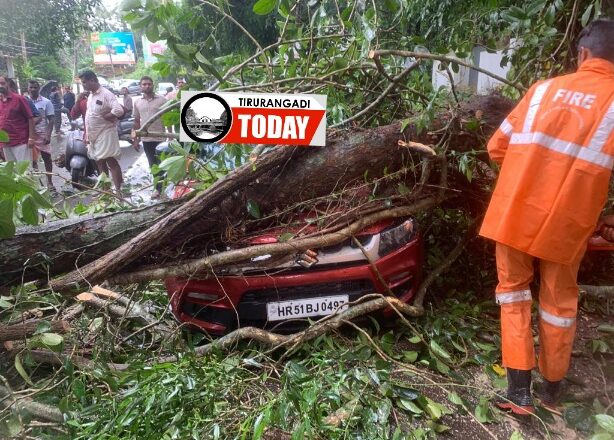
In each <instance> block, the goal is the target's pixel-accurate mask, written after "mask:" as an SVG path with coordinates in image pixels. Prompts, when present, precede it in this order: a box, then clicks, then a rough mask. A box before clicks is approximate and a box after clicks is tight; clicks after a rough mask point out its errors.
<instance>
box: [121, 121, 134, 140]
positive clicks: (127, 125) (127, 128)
mask: <svg viewBox="0 0 614 440" xmlns="http://www.w3.org/2000/svg"><path fill="white" fill-rule="evenodd" d="M133 127H134V118H132V117H130V118H125V119H120V120H119V121H118V122H117V135H118V136H119V140H120V141H127V142H131V141H132V128H133Z"/></svg>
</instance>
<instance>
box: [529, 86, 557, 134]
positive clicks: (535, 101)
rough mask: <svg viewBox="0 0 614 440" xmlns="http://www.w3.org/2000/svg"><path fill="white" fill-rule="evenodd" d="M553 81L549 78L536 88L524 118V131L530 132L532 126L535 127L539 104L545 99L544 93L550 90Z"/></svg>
mask: <svg viewBox="0 0 614 440" xmlns="http://www.w3.org/2000/svg"><path fill="white" fill-rule="evenodd" d="M551 83H552V80H548V81H546V82H544V83H542V84H540V85H539V86H537V88H536V89H535V93H533V96H532V97H531V102H530V103H529V109H528V110H527V115H526V117H525V118H524V126H523V129H522V131H523V132H524V133H528V132H530V131H531V128H532V127H533V122H534V121H535V115H537V110H539V105H540V104H541V102H542V100H543V99H544V95H545V94H546V91H547V90H548V87H550V84H551Z"/></svg>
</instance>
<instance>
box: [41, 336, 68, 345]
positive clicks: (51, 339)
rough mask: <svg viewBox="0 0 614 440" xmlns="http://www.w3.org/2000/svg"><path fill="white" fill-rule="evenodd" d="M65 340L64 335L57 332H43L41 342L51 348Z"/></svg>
mask: <svg viewBox="0 0 614 440" xmlns="http://www.w3.org/2000/svg"><path fill="white" fill-rule="evenodd" d="M62 342H64V337H63V336H62V335H58V334H57V333H43V334H42V335H41V343H42V344H43V345H46V346H47V347H49V348H52V347H53V348H55V347H58V346H59V345H61V344H62Z"/></svg>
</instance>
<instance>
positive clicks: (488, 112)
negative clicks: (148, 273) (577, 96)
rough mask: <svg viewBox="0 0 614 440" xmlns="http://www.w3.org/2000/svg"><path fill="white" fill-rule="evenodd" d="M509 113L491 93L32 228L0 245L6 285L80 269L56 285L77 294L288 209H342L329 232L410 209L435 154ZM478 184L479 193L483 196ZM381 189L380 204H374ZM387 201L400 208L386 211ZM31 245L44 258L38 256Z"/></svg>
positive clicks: (435, 173) (424, 191) (467, 143)
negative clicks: (421, 117) (194, 185)
mask: <svg viewBox="0 0 614 440" xmlns="http://www.w3.org/2000/svg"><path fill="white" fill-rule="evenodd" d="M509 107H510V102H509V101H508V100H506V99H504V98H502V97H500V96H498V95H492V96H488V97H478V98H475V99H473V100H471V101H468V102H465V103H463V105H462V107H461V108H459V109H452V110H450V111H446V112H444V113H442V114H441V115H439V117H437V118H436V119H435V120H433V122H432V124H431V127H430V129H429V130H422V131H420V132H419V131H418V130H417V128H416V127H415V126H414V125H411V124H410V125H407V126H406V127H404V129H403V130H401V127H402V125H401V123H399V122H397V123H394V124H390V125H386V126H382V127H377V128H373V129H355V130H343V131H341V130H337V131H334V132H333V133H332V134H331V135H330V136H329V141H328V145H327V146H326V147H309V148H293V147H278V148H276V149H272V150H271V151H269V152H265V153H264V154H261V155H260V156H259V157H258V158H257V159H256V161H255V162H253V163H249V164H246V165H245V166H243V167H240V168H238V169H236V170H234V171H233V172H231V173H230V174H228V175H227V176H225V177H224V178H222V179H220V180H218V181H217V182H216V183H215V184H214V185H213V186H211V187H210V188H208V189H207V190H206V191H203V192H202V193H200V194H198V195H197V196H196V197H194V198H192V199H190V200H188V201H185V202H183V203H182V202H181V201H177V202H167V203H165V204H160V205H155V206H153V207H149V208H142V209H140V210H133V211H125V212H122V213H114V214H106V215H104V216H100V217H94V218H86V219H76V220H71V221H69V222H58V223H50V224H49V225H46V226H44V227H41V228H24V229H23V230H21V231H20V232H19V234H18V235H17V236H16V237H14V238H12V239H9V240H2V241H1V242H0V244H1V245H2V246H0V262H2V264H3V265H4V267H6V270H5V271H3V274H2V275H0V283H1V284H2V285H10V284H15V283H17V282H21V281H22V280H24V281H28V280H33V279H42V280H43V281H47V280H48V279H49V278H53V277H54V276H55V275H58V274H61V273H63V272H66V271H69V270H72V272H70V273H69V274H67V275H65V276H62V277H60V278H58V279H56V280H52V281H51V283H50V285H51V287H52V288H53V289H54V290H57V291H78V289H79V285H81V287H84V286H87V285H88V283H89V284H97V283H100V282H102V281H104V280H105V279H107V278H109V277H111V276H112V275H115V274H119V273H122V274H124V275H125V274H128V273H131V272H136V271H142V270H146V269H148V268H152V267H153V268H156V267H158V266H168V265H177V264H181V262H182V261H183V260H186V261H191V260H193V259H194V258H202V257H203V256H204V255H202V250H201V253H200V254H198V252H199V247H202V242H203V241H204V240H205V239H206V238H207V237H209V238H211V237H214V238H218V239H219V238H220V237H221V236H224V237H225V238H228V237H229V236H235V237H236V236H240V235H242V234H245V233H249V232H250V231H254V230H256V231H257V230H261V229H262V228H266V227H268V226H271V225H275V224H279V223H280V219H283V216H284V215H285V214H286V213H289V212H296V211H300V210H305V209H306V208H307V209H308V208H309V207H311V208H313V207H314V206H315V204H316V203H317V202H322V201H324V202H326V203H327V204H329V205H331V203H333V204H335V203H337V204H338V208H341V211H343V213H342V214H343V215H342V214H339V213H338V214H337V215H336V216H334V219H333V218H332V217H331V221H329V222H327V226H329V227H330V228H331V230H330V231H329V232H333V231H334V230H339V229H341V228H342V227H345V226H347V225H348V224H350V223H351V222H353V221H356V220H357V219H359V218H360V217H361V216H365V215H368V214H373V213H374V212H377V211H385V210H386V209H389V208H391V207H393V206H397V207H400V206H409V205H411V204H413V203H415V202H417V201H419V200H422V199H426V198H429V197H433V195H434V194H436V193H438V192H439V191H441V190H442V189H443V188H441V187H442V185H441V182H440V179H441V177H442V176H440V171H441V167H440V166H439V165H438V162H437V160H433V159H436V158H435V157H434V156H433V154H435V153H437V154H439V155H440V159H442V158H444V157H445V151H446V149H447V148H448V146H449V147H450V148H451V149H454V150H457V151H463V150H466V149H470V148H473V147H475V146H476V145H479V144H480V143H482V142H483V140H484V138H485V137H486V136H488V135H489V134H490V133H491V132H492V131H493V130H494V128H495V127H496V126H498V124H499V123H500V121H501V119H502V117H503V115H504V114H505V112H506V109H509ZM476 120H477V121H479V123H480V124H478V125H479V126H478V127H477V129H476V128H475V127H473V128H472V129H471V130H467V129H464V124H465V123H466V122H467V121H476ZM429 146H436V150H433V149H432V148H431V147H429ZM427 163H428V166H427ZM439 163H440V162H439ZM484 166H485V168H486V169H487V170H490V169H489V168H488V166H487V165H486V164H484ZM395 173H397V174H395ZM453 176H455V177H456V180H455V181H454V182H453V183H452V184H450V185H448V183H447V182H446V184H445V186H450V187H452V188H455V187H457V186H458V185H461V189H463V188H462V185H467V182H466V181H465V182H463V180H464V177H463V176H460V175H459V173H457V172H456V173H455V174H453ZM459 177H460V178H459ZM475 182H476V181H475V180H474V184H473V190H476V191H480V189H479V185H478V184H476V183H475ZM401 183H402V184H403V185H404V187H405V188H408V190H407V191H406V193H405V194H403V195H402V196H401V195H400V194H399V193H398V191H397V189H398V185H399V184H401ZM376 192H377V195H378V196H380V200H379V201H377V200H376V201H371V202H369V201H368V200H369V198H370V196H372V195H373V194H375V193H376ZM383 196H388V197H389V200H391V201H392V202H391V203H388V202H387V203H388V204H387V205H386V204H385V203H383V202H382V199H383ZM348 200H349V201H350V202H349V204H347V203H346V204H344V203H345V202H346V201H348ZM248 202H249V203H252V204H256V205H257V206H259V210H260V212H261V213H262V217H263V218H262V219H260V220H255V219H253V218H250V216H249V214H248V209H247V204H248ZM422 209H428V207H427V206H423V207H422ZM29 249H37V253H36V254H35V255H32V253H31V252H28V251H27V250H29ZM32 257H34V258H32ZM86 280H87V281H86ZM118 280H119V279H118ZM118 280H117V281H118ZM126 281H127V279H126Z"/></svg>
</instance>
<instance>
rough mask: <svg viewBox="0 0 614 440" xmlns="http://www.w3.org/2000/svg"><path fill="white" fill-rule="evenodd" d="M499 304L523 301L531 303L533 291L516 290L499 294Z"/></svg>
mask: <svg viewBox="0 0 614 440" xmlns="http://www.w3.org/2000/svg"><path fill="white" fill-rule="evenodd" d="M495 298H496V301H497V304H499V305H501V304H511V303H515V302H521V301H531V299H532V297H531V290H530V289H525V290H514V291H513V292H504V293H497V294H496V295H495Z"/></svg>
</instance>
